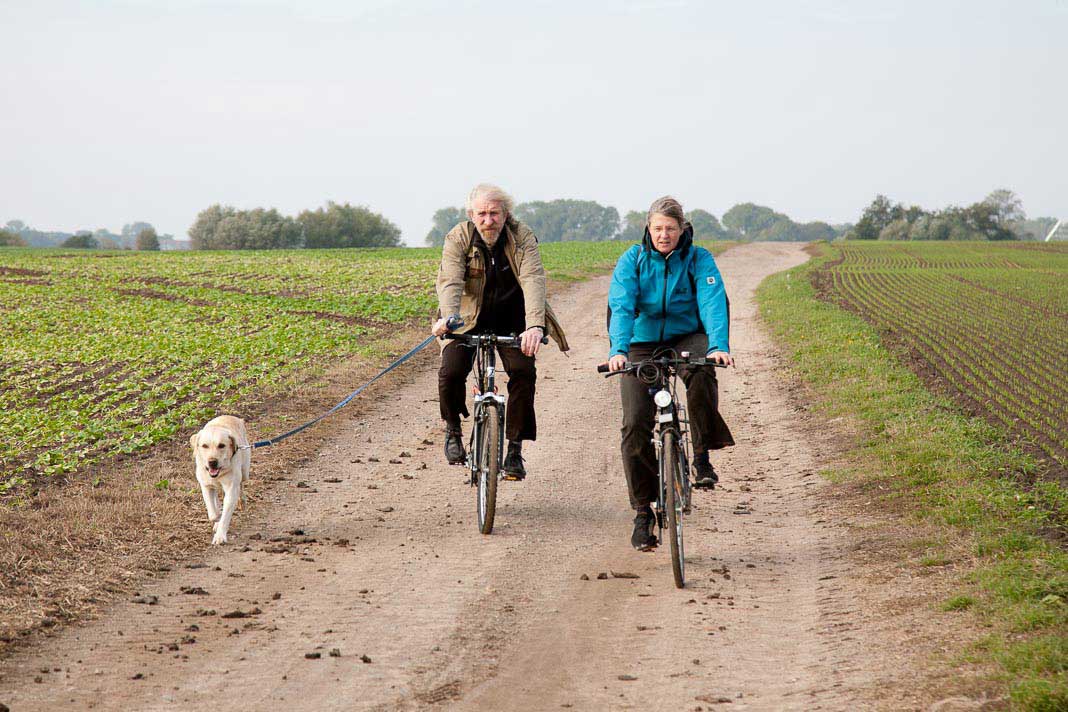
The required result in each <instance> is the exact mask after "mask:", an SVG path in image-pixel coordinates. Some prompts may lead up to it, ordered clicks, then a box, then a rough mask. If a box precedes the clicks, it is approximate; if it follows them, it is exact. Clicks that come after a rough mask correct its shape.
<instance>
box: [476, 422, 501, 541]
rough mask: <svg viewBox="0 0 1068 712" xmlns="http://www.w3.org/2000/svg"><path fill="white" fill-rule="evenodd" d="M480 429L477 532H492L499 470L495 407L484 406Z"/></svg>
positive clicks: (498, 427)
mask: <svg viewBox="0 0 1068 712" xmlns="http://www.w3.org/2000/svg"><path fill="white" fill-rule="evenodd" d="M482 414H483V420H482V428H481V432H480V433H479V442H478V453H479V458H478V488H477V494H476V496H477V497H478V503H477V506H478V530H479V531H480V532H482V533H483V534H489V533H490V532H492V531H493V516H494V514H495V513H496V511H497V481H498V479H499V477H498V475H499V473H500V469H501V421H500V418H499V414H498V412H497V405H496V404H493V405H490V404H488V403H487V404H486V406H485V408H484V409H483V411H482Z"/></svg>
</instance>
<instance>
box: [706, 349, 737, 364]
mask: <svg viewBox="0 0 1068 712" xmlns="http://www.w3.org/2000/svg"><path fill="white" fill-rule="evenodd" d="M705 358H707V359H708V360H709V361H715V362H716V363H721V364H723V365H724V366H733V365H734V357H733V356H731V355H730V354H729V353H727V352H726V351H709V352H708V355H707V356H705Z"/></svg>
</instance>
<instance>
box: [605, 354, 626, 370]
mask: <svg viewBox="0 0 1068 712" xmlns="http://www.w3.org/2000/svg"><path fill="white" fill-rule="evenodd" d="M626 366H627V357H626V356H624V355H623V354H616V355H615V356H613V357H612V358H610V359H608V370H609V372H611V373H615V372H616V371H622V370H623V369H624V368H626Z"/></svg>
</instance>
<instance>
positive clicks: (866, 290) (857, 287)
mask: <svg viewBox="0 0 1068 712" xmlns="http://www.w3.org/2000/svg"><path fill="white" fill-rule="evenodd" d="M834 249H835V250H836V251H837V253H838V258H837V259H836V260H834V262H832V263H831V264H829V265H828V266H827V267H825V268H824V269H823V270H822V277H823V279H822V284H823V285H825V286H826V287H827V289H828V290H829V293H830V295H831V296H833V298H835V299H836V300H838V301H839V302H840V303H842V304H844V305H845V306H847V308H849V309H851V310H853V311H856V312H857V313H859V314H861V315H862V316H864V318H865V319H867V320H868V321H869V322H871V323H872V324H874V325H876V326H877V327H878V328H880V329H882V330H884V331H885V332H886V333H888V334H890V335H892V336H893V337H894V338H895V339H896V340H897V342H898V345H899V346H902V347H904V348H906V349H907V350H908V351H909V353H910V355H911V357H912V358H913V359H914V360H916V361H918V362H922V363H923V364H925V365H926V367H927V368H928V369H930V370H931V371H933V372H935V373H937V374H938V375H939V376H940V377H941V378H942V379H943V380H944V382H945V383H946V384H947V385H948V386H949V388H950V389H952V391H953V392H954V394H955V395H956V396H957V397H958V398H959V399H961V400H962V401H965V402H967V403H969V404H970V405H971V406H972V407H973V408H974V409H975V410H976V411H981V412H983V413H984V414H985V415H986V416H987V417H988V418H990V419H991V421H992V422H997V423H999V424H1000V425H1001V426H1003V427H1004V428H1005V429H1006V430H1007V431H1008V432H1010V433H1011V434H1012V435H1013V436H1014V437H1016V438H1018V439H1020V440H1021V441H1023V442H1025V443H1027V444H1029V445H1031V446H1033V447H1035V448H1037V449H1039V450H1041V451H1042V453H1043V456H1044V457H1047V458H1048V459H1049V460H1050V461H1051V465H1052V466H1053V467H1055V468H1057V469H1060V470H1068V378H1066V364H1068V310H1065V309H1064V307H1063V306H1062V304H1063V300H1064V299H1065V292H1068V289H1065V288H1064V284H1066V283H1068V247H1062V246H1043V247H1036V246H1034V245H1031V246H1027V245H1013V244H1009V245H1006V244H1001V245H989V244H986V243H973V244H970V245H959V246H954V245H938V244H918V243H909V244H901V243H898V244H886V243H882V244H874V245H873V244H863V243H844V244H838V245H836V246H835V247H834ZM1058 280H1059V284H1060V288H1059V289H1057V282H1058Z"/></svg>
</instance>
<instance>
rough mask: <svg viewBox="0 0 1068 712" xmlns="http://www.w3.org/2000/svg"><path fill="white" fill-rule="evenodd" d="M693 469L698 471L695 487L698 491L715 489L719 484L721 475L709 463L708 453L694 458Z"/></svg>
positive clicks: (695, 477)
mask: <svg viewBox="0 0 1068 712" xmlns="http://www.w3.org/2000/svg"><path fill="white" fill-rule="evenodd" d="M693 468H694V470H696V473H695V476H694V482H693V486H694V487H696V488H698V489H715V488H716V483H717V482H719V475H717V474H716V471H715V470H714V469H712V463H711V462H709V461H708V453H707V452H706V453H703V454H702V455H696V456H694V458H693Z"/></svg>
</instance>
